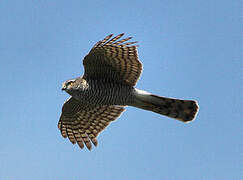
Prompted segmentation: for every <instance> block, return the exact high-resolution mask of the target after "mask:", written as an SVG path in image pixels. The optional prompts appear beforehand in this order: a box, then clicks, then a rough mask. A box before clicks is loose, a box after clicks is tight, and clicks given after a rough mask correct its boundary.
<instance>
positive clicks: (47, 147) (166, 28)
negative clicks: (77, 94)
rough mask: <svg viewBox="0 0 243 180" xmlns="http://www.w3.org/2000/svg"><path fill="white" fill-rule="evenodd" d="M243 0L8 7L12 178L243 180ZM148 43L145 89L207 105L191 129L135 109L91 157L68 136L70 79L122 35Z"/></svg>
mask: <svg viewBox="0 0 243 180" xmlns="http://www.w3.org/2000/svg"><path fill="white" fill-rule="evenodd" d="M242 28H243V1H241V0H233V1H226V0H215V1H203V0H196V1H193V0H188V1H177V0H170V1H169V0H164V1H146V0H140V1H138V0H135V1H128V0H123V1H107V0H104V1H85V2H84V1H64V0H58V1H57V0H53V1H44V0H40V1H28V0H27V1H17V0H15V1H14V0H12V1H11V0H10V1H2V2H1V3H0V65H1V66H0V79H1V83H0V89H1V91H0V92H1V102H0V122H1V131H0V138H1V143H0V179H1V180H2V179H3V180H8V179H9V180H13V179H18V180H22V179H23V180H28V179H36V180H39V179H40V180H41V179H47V180H48V179H50V180H51V179H89V180H96V179H104V180H110V179H112V180H113V179H116V180H123V179H141V180H147V179H151V180H157V179H168V180H174V179H187V180H194V179H200V180H201V179H202V180H211V179H212V180H213V179H223V180H224V179H243V140H242V138H243V119H242V116H243V113H242V107H243V93H242V92H243V85H242V84H243V51H242V49H243V33H242ZM122 32H124V33H126V35H127V36H133V37H134V40H137V41H139V48H138V52H139V57H140V60H141V61H142V63H143V74H142V77H141V78H140V80H139V82H138V84H137V88H139V89H143V90H146V91H150V92H153V93H155V94H158V95H161V96H169V97H175V98H181V99H195V100H197V101H198V103H199V106H200V110H199V114H198V116H197V119H196V120H195V121H194V122H192V123H190V124H183V123H181V122H178V121H175V120H173V119H169V118H167V117H164V116H160V115H158V114H155V113H152V112H148V111H143V110H140V109H136V108H133V107H128V108H127V110H126V112H125V113H123V115H122V116H121V117H120V118H119V119H118V120H117V121H115V122H113V123H112V124H111V125H110V126H109V127H108V128H107V129H106V130H105V131H104V132H102V133H101V134H100V135H99V137H98V141H99V146H98V147H97V148H94V149H93V150H92V151H91V152H89V151H88V150H87V149H85V150H80V149H79V148H78V146H77V145H72V144H71V143H70V142H69V141H68V140H67V139H63V138H62V137H61V135H60V132H59V130H58V129H57V123H58V119H59V116H60V112H61V107H62V104H63V102H64V101H65V100H66V99H67V98H68V94H66V93H64V92H62V91H61V89H60V88H61V84H62V82H63V81H65V80H67V79H70V78H73V77H77V76H79V75H81V74H82V73H83V66H82V58H83V57H84V56H85V55H86V54H87V53H88V52H89V50H90V48H91V47H92V45H94V44H95V43H96V42H97V41H98V40H101V39H102V38H104V37H105V36H106V35H108V34H110V33H114V34H118V33H122Z"/></svg>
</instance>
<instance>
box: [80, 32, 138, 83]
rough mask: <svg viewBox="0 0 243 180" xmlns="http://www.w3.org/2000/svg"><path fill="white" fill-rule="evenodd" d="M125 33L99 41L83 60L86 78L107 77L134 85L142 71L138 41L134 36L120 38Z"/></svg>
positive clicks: (106, 78) (109, 79)
mask: <svg viewBox="0 0 243 180" xmlns="http://www.w3.org/2000/svg"><path fill="white" fill-rule="evenodd" d="M123 35H124V34H120V35H118V36H115V37H114V38H111V37H112V35H109V36H107V37H106V38H105V39H104V40H102V41H99V42H97V43H96V44H95V45H94V47H93V48H92V49H91V51H90V52H89V54H88V55H86V56H85V58H84V60H83V64H84V69H85V73H84V78H87V79H88V78H91V79H105V80H108V81H116V82H120V83H125V84H128V85H131V86H134V85H135V84H136V82H137V80H138V79H139V76H140V74H141V72H142V64H141V62H140V61H139V59H138V53H137V46H136V45H134V44H135V43H136V42H127V41H128V40H130V39H131V38H132V37H128V38H125V39H121V40H119V39H120V38H121V37H122V36H123Z"/></svg>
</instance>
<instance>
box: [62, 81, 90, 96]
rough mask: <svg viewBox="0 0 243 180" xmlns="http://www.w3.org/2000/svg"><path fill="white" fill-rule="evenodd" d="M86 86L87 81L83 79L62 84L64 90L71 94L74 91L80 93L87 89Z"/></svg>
mask: <svg viewBox="0 0 243 180" xmlns="http://www.w3.org/2000/svg"><path fill="white" fill-rule="evenodd" d="M86 84H87V83H86V81H85V80H84V79H82V78H76V79H70V80H67V81H65V82H64V83H63V84H62V90H63V91H66V92H67V93H71V92H72V91H80V90H84V89H85V88H86V87H87V85H86Z"/></svg>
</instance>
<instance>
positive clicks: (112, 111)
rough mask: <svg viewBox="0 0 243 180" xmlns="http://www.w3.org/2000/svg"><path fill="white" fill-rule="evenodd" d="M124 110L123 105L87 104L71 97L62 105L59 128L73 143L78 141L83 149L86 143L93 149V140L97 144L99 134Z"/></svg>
mask: <svg viewBox="0 0 243 180" xmlns="http://www.w3.org/2000/svg"><path fill="white" fill-rule="evenodd" d="M124 110H125V108H124V107H123V106H99V107H90V106H85V105H83V104H80V102H79V101H77V100H75V99H74V98H73V97H71V98H69V99H68V100H67V101H66V102H65V103H64V105H63V107H62V114H61V117H60V120H59V122H58V128H59V129H60V131H61V134H62V136H63V137H64V138H66V137H68V139H69V140H70V142H71V143H73V144H75V143H77V144H78V145H79V147H80V148H81V149H82V148H83V147H84V144H85V145H86V147H87V148H88V149H89V150H91V147H92V145H91V142H92V143H93V144H94V145H95V146H97V145H98V141H97V140H96V137H97V136H98V134H99V133H100V132H101V131H102V130H103V129H105V127H106V126H108V125H109V123H110V122H111V121H114V120H115V119H116V118H118V117H119V116H120V115H121V113H122V112H123V111H124Z"/></svg>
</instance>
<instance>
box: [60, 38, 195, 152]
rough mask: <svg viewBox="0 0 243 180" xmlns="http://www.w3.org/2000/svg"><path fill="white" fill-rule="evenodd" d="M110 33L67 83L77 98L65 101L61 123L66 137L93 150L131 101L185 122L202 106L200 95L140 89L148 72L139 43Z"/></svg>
mask: <svg viewBox="0 0 243 180" xmlns="http://www.w3.org/2000/svg"><path fill="white" fill-rule="evenodd" d="M122 36H123V34H120V35H118V36H116V37H114V38H111V37H112V35H109V36H107V37H106V38H105V39H104V40H102V41H99V42H98V43H96V44H95V46H94V47H93V48H92V49H91V51H90V52H89V54H88V55H87V56H85V58H84V60H83V64H84V68H85V73H84V75H83V76H81V77H78V78H76V79H72V80H67V81H65V82H64V83H63V86H62V90H65V91H66V92H67V93H68V94H70V95H71V97H70V98H69V99H68V100H67V101H66V102H65V103H64V105H63V108H62V114H61V117H60V120H59V123H58V128H59V129H60V131H61V134H62V136H63V137H65V138H66V137H68V138H69V140H70V141H71V142H72V143H73V144H75V143H77V144H78V145H79V146H80V148H83V147H84V144H85V145H86V147H87V148H88V149H89V150H90V149H91V147H92V145H91V142H92V143H93V144H94V145H95V146H97V144H98V142H97V140H96V137H97V136H98V134H99V133H100V132H101V131H102V130H103V129H104V128H105V127H106V126H107V125H109V123H110V122H111V121H114V120H115V119H116V118H118V117H119V116H120V114H121V113H122V112H123V111H124V110H125V108H124V107H125V106H134V107H137V108H140V109H144V110H148V111H153V112H155V113H158V114H162V115H165V116H168V117H171V118H174V119H177V120H180V121H182V122H190V121H192V120H193V119H194V118H195V116H196V114H197V111H198V105H197V102H196V101H194V100H180V99H173V98H167V97H161V96H157V95H154V94H152V93H148V92H146V91H142V90H139V89H136V88H135V85H136V82H137V80H138V78H139V76H140V74H141V72H142V64H141V62H140V61H139V59H138V55H137V49H136V46H134V45H133V46H130V45H132V44H134V43H136V42H126V41H128V40H130V39H131V37H129V38H125V39H121V40H119V39H120V38H121V37H122Z"/></svg>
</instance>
